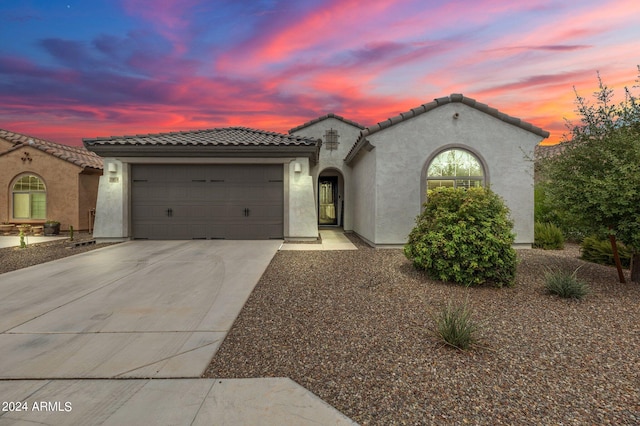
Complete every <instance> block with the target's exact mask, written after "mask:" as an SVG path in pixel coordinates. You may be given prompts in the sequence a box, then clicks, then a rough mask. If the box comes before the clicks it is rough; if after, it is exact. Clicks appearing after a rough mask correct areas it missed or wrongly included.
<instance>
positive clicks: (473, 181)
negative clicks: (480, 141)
mask: <svg viewBox="0 0 640 426" xmlns="http://www.w3.org/2000/svg"><path fill="white" fill-rule="evenodd" d="M483 184H484V172H483V170H482V164H481V163H480V161H479V160H478V159H477V158H476V157H475V156H474V155H473V154H472V153H470V152H469V151H465V150H463V149H460V148H453V149H448V150H446V151H442V152H441V153H440V154H438V155H436V157H435V158H434V159H433V160H432V161H431V163H430V164H429V168H428V169H427V190H430V189H435V188H438V187H440V186H452V187H454V188H471V187H476V186H482V185H483Z"/></svg>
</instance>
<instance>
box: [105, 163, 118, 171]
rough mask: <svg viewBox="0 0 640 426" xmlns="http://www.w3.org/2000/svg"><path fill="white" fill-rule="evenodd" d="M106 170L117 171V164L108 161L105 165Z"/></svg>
mask: <svg viewBox="0 0 640 426" xmlns="http://www.w3.org/2000/svg"><path fill="white" fill-rule="evenodd" d="M107 170H108V171H109V173H117V172H118V166H117V165H116V163H109V165H108V166H107Z"/></svg>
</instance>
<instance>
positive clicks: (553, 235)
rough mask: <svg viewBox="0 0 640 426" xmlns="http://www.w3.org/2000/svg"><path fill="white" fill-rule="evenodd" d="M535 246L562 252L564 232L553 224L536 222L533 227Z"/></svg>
mask: <svg viewBox="0 0 640 426" xmlns="http://www.w3.org/2000/svg"><path fill="white" fill-rule="evenodd" d="M533 234H534V242H533V246H534V247H537V248H541V249H545V250H562V249H563V248H564V235H563V234H562V230H561V229H560V228H558V227H557V226H556V225H554V224H553V223H541V222H536V223H535V224H534V227H533Z"/></svg>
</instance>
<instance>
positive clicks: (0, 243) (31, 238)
mask: <svg viewBox="0 0 640 426" xmlns="http://www.w3.org/2000/svg"><path fill="white" fill-rule="evenodd" d="M66 239H68V237H45V236H36V235H25V237H24V241H25V242H26V243H27V244H38V243H46V242H48V241H55V240H66ZM19 246H20V236H18V235H0V248H7V247H19Z"/></svg>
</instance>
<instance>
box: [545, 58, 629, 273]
mask: <svg viewBox="0 0 640 426" xmlns="http://www.w3.org/2000/svg"><path fill="white" fill-rule="evenodd" d="M638 74H639V79H638V80H636V81H637V82H640V66H638ZM598 83H599V90H598V91H597V92H595V94H594V96H595V98H596V102H595V103H594V104H592V103H589V102H587V101H586V100H585V99H584V98H582V97H581V96H580V95H578V93H577V91H576V90H575V88H574V91H575V92H576V105H577V112H578V113H579V115H580V123H578V124H572V123H570V122H568V123H567V127H568V128H569V130H570V133H569V135H565V141H564V142H563V144H565V145H564V151H563V152H562V153H561V154H559V155H556V156H555V157H551V158H547V159H544V160H543V162H542V173H543V176H544V178H545V179H546V180H547V181H548V182H549V185H548V186H547V187H546V188H547V191H548V194H547V195H548V196H549V198H550V200H551V202H552V203H553V204H554V205H556V206H557V207H558V209H559V210H561V211H563V212H564V213H565V214H566V215H567V216H568V217H569V218H571V219H572V220H573V221H575V223H576V224H580V225H581V226H582V227H583V228H584V229H586V230H589V231H591V232H594V233H599V234H608V235H609V239H610V241H611V245H612V249H613V250H614V256H615V257H616V259H617V260H616V264H617V267H618V274H619V277H620V281H621V282H624V274H623V273H622V268H621V266H620V263H619V256H618V255H617V248H616V240H620V241H622V242H623V243H624V244H625V245H626V246H627V247H629V248H630V249H631V251H632V262H631V264H632V266H631V280H632V281H636V282H640V103H639V102H638V97H637V96H635V95H634V94H633V93H632V90H631V89H629V88H626V87H625V96H624V100H622V101H620V102H619V103H617V104H616V103H613V102H612V99H613V90H612V89H609V88H608V87H607V86H606V85H605V84H604V83H603V81H602V79H601V78H600V75H599V74H598ZM638 87H639V86H633V88H638Z"/></svg>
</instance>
